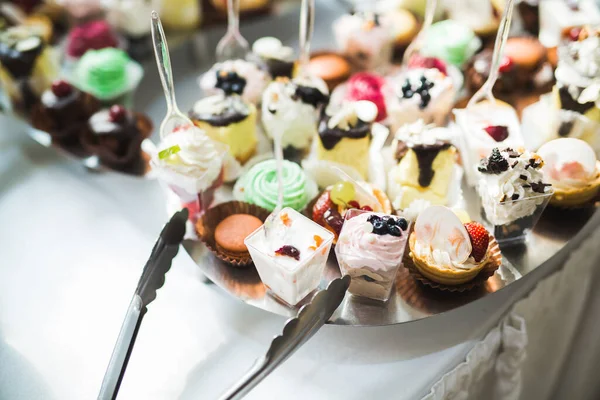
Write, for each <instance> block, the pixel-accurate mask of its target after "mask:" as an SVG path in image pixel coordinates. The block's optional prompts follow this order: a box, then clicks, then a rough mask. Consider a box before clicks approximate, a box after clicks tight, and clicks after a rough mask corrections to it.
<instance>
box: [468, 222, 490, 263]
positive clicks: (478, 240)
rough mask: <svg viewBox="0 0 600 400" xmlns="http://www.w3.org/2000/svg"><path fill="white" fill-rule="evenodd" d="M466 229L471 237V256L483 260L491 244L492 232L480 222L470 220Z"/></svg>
mask: <svg viewBox="0 0 600 400" xmlns="http://www.w3.org/2000/svg"><path fill="white" fill-rule="evenodd" d="M465 229H466V230H467V233H468V234H469V237H470V238H471V246H472V248H473V250H472V251H471V256H472V257H473V258H474V259H475V261H476V262H479V261H481V260H483V258H484V257H485V254H486V253H487V249H488V246H489V244H490V234H489V233H488V231H487V230H486V229H485V228H484V227H483V225H481V224H480V223H479V222H468V223H466V224H465Z"/></svg>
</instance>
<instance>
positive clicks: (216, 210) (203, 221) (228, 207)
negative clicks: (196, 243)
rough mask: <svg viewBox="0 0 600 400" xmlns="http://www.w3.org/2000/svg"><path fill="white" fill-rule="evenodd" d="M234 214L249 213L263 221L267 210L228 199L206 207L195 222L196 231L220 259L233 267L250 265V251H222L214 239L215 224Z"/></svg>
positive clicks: (267, 213) (267, 214) (267, 212)
mask: <svg viewBox="0 0 600 400" xmlns="http://www.w3.org/2000/svg"><path fill="white" fill-rule="evenodd" d="M234 214H249V215H252V216H255V217H256V218H258V219H260V220H261V221H262V222H265V220H266V219H267V217H268V216H269V214H270V213H269V211H268V210H266V209H264V208H262V207H259V206H257V205H255V204H250V203H245V202H243V201H228V202H226V203H221V204H218V205H216V206H215V207H213V208H210V209H208V210H207V211H206V212H205V213H204V215H203V216H202V217H200V219H199V220H198V222H196V233H197V234H198V237H199V238H200V240H201V241H202V243H204V245H205V246H206V247H207V248H208V249H209V250H210V251H211V252H212V253H213V254H214V255H215V256H216V257H217V258H218V259H220V260H221V261H224V262H225V263H227V264H230V265H232V266H234V267H247V266H250V265H252V258H251V257H250V253H248V252H246V253H245V254H231V253H229V252H226V251H224V250H223V249H222V248H221V247H220V246H219V245H217V243H216V241H215V230H216V229H217V225H218V224H219V223H220V222H221V221H223V220H224V219H225V218H227V217H229V216H230V215H234Z"/></svg>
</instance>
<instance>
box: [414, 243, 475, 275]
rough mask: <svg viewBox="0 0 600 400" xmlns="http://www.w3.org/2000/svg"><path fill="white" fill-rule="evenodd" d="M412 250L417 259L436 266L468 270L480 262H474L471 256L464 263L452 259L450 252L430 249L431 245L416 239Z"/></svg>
mask: <svg viewBox="0 0 600 400" xmlns="http://www.w3.org/2000/svg"><path fill="white" fill-rule="evenodd" d="M412 251H414V253H415V254H416V255H417V256H418V257H419V259H422V260H425V262H427V264H429V265H434V266H436V267H438V268H445V269H464V270H469V269H472V268H475V267H476V266H478V265H480V264H481V262H479V263H478V262H476V261H475V259H474V258H473V257H469V258H467V260H466V261H465V262H464V263H459V262H456V261H452V259H451V258H450V254H448V253H447V252H446V251H444V250H441V249H432V248H431V246H426V245H424V244H423V243H421V242H419V241H418V240H415V244H414V246H413V249H412Z"/></svg>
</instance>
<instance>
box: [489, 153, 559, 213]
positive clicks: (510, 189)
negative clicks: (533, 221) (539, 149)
mask: <svg viewBox="0 0 600 400" xmlns="http://www.w3.org/2000/svg"><path fill="white" fill-rule="evenodd" d="M518 153H520V154H519V156H518V157H510V156H509V152H507V151H501V155H502V156H503V158H504V159H505V160H507V162H508V169H507V170H506V171H504V172H501V173H499V174H493V173H482V172H478V176H479V182H478V191H479V195H480V196H481V200H482V204H483V208H484V210H485V212H486V217H487V218H488V220H489V221H490V222H491V223H492V224H494V225H505V224H509V223H511V222H513V221H516V220H518V219H520V218H523V217H527V216H530V215H532V214H533V213H534V212H535V211H536V209H537V207H538V206H539V205H540V204H542V203H543V202H544V194H543V193H538V192H535V191H533V189H532V187H531V183H532V182H533V183H541V182H543V183H546V180H545V178H544V174H543V172H542V168H541V167H542V160H541V158H540V157H539V156H538V155H537V154H535V153H531V152H529V151H525V152H518ZM532 159H535V160H536V163H537V164H538V166H537V167H536V168H534V167H533V166H531V165H530V160H532ZM523 178H525V179H523ZM550 192H551V188H550V187H549V186H546V187H545V188H544V193H550ZM513 195H518V198H516V199H515V200H512V197H513Z"/></svg>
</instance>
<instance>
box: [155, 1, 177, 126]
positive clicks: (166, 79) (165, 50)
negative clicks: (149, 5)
mask: <svg viewBox="0 0 600 400" xmlns="http://www.w3.org/2000/svg"><path fill="white" fill-rule="evenodd" d="M152 44H153V45H154V55H155V57H156V65H157V66H158V75H159V76H160V81H161V82H162V87H163V90H164V91H165V97H166V99H167V114H170V113H173V112H176V113H181V112H180V111H179V108H178V107H177V101H176V100H175V85H174V84H173V71H172V70H171V57H170V56H169V46H168V45H167V39H166V37H165V31H164V29H163V26H162V23H161V22H160V17H159V16H158V13H157V12H156V11H152Z"/></svg>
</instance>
